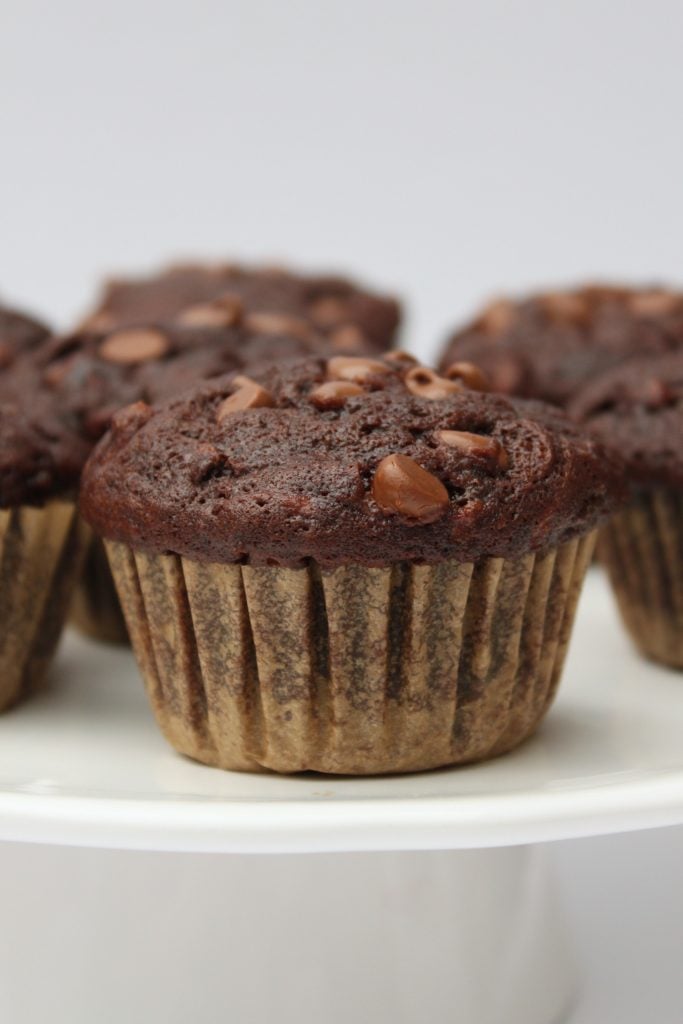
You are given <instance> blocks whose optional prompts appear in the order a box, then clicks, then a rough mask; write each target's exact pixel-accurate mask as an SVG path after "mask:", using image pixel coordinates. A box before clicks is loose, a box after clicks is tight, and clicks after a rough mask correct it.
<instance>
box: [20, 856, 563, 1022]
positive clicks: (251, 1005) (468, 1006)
mask: <svg viewBox="0 0 683 1024" xmlns="http://www.w3.org/2000/svg"><path fill="white" fill-rule="evenodd" d="M7 848H8V844H0V865H5V864H7ZM18 849H19V850H21V849H23V850H24V858H23V867H22V870H21V872H20V877H18V878H15V879H14V880H13V883H12V884H11V885H10V884H7V883H6V882H5V883H3V880H2V878H3V877H4V876H0V896H1V897H2V906H3V919H4V920H7V916H6V915H10V920H12V921H16V925H15V927H14V928H11V929H8V928H4V929H3V928H0V1020H2V1021H3V1022H5V1021H7V1022H12V1024H14V1022H20V1024H34V1022H35V1024H39V1022H40V1024H42V1022H43V1021H45V1020H49V1019H53V1014H52V1013H51V1007H52V1006H53V1005H56V1006H58V1007H59V1010H60V1012H61V1016H60V1017H59V1018H58V1019H59V1021H60V1022H62V1021H64V1022H66V1021H68V1022H69V1024H92V1022H93V1021H97V1024H100V1022H105V1024H109V1022H111V1024H120V1022H121V1021H128V1020H130V1019H131V1018H130V1016H129V1004H130V1002H132V1003H133V1007H134V1013H135V1016H134V1018H133V1019H134V1021H135V1022H138V1021H140V1022H141V1024H142V1022H143V1021H154V1022H157V1021H163V1022H164V1024H185V1022H187V1021H188V1020H200V1021H208V1022H214V1021H215V1022H216V1024H218V1022H223V1021H226V1020H230V1021H236V1022H239V1024H243V1022H244V1024H273V1022H275V1021H277V1022H278V1024H319V1022H324V1024H348V1022H349V1021H358V1022H363V1024H365V1022H373V1024H374V1022H387V1024H388V1022H389V1021H391V1022H392V1024H417V1022H420V1021H425V1022H429V1024H454V1022H456V1021H466V1022H467V1024H551V1022H555V1021H557V1019H558V1017H559V1014H560V1013H561V1011H562V1010H563V1009H565V1008H566V1007H567V1005H568V1004H569V1002H570V1000H571V999H572V997H573V996H574V995H575V993H576V981H577V979H576V972H575V969H574V967H575V961H574V958H573V957H572V956H571V955H570V954H569V952H568V948H567V941H566V933H565V928H564V919H563V916H562V915H560V914H558V903H557V899H556V894H555V893H554V892H553V891H552V885H551V884H550V883H551V881H552V879H551V875H550V874H549V873H548V871H547V852H548V851H547V850H546V849H544V848H543V847H524V846H517V847H513V848H511V849H508V850H506V849H490V850H460V851H455V852H454V851H451V850H446V851H442V850H439V851H431V852H428V853H393V852H389V853H364V854H357V853H356V854H322V855H318V856H280V857H258V856H239V855H238V856H222V857H206V856H204V857H201V856H197V855H195V856H189V857H188V856H185V857H183V858H178V857H176V856H173V855H166V856H164V857H161V856H157V857H156V858H154V860H152V859H150V858H149V856H147V858H145V855H144V854H130V853H125V854H123V853H117V854H113V853H112V852H111V851H91V850H67V849H61V850H52V851H50V850H48V849H44V848H40V847H37V846H32V847H28V848H26V847H24V848H21V847H19V848H18ZM50 854H52V857H51V863H52V866H53V867H54V869H55V871H56V872H57V873H58V877H59V878H60V880H64V881H65V882H66V881H67V880H68V882H69V883H70V884H69V885H68V886H67V885H58V886H55V885H52V884H49V883H48V884H46V883H47V879H48V877H49V876H46V873H45V871H44V870H42V871H41V866H42V868H43V869H44V868H45V866H46V865H47V864H48V863H50V861H49V860H48V858H50ZM141 905H142V906H144V907H145V913H144V914H139V913H138V908H139V907H140V906H141ZM27 906H30V907H31V909H32V916H33V920H34V922H35V928H36V929H37V930H38V933H39V934H40V936H41V943H40V946H41V950H43V949H44V950H45V953H41V952H39V953H38V954H37V955H36V954H35V953H33V952H31V953H30V954H29V956H28V957H27V950H32V947H33V945H34V943H33V941H32V934H31V933H30V932H28V930H27V928H26V926H25V925H24V921H23V914H22V908H23V907H27ZM135 919H137V920H136V921H135ZM134 921H135V923H134ZM64 922H68V923H67V925H66V927H65V925H64ZM131 929H133V931H134V936H131ZM34 934H35V933H34ZM131 939H132V941H131ZM93 940H95V941H93ZM141 948H142V949H144V955H143V958H142V965H141V955H140V950H141ZM112 956H113V957H114V958H115V964H116V969H115V972H112V971H111V957H112ZM141 966H142V969H141ZM36 969H37V970H40V976H41V978H46V979H49V989H48V988H47V987H46V986H44V985H35V984H30V983H29V980H28V977H27V972H29V971H31V970H36ZM131 996H132V997H133V998H132V999H131Z"/></svg>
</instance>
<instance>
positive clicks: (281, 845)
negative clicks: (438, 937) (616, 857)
mask: <svg viewBox="0 0 683 1024" xmlns="http://www.w3.org/2000/svg"><path fill="white" fill-rule="evenodd" d="M681 735H683V681H682V680H681V677H680V675H677V674H676V673H673V672H670V671H667V670H665V669H660V668H657V667H654V666H652V665H649V664H647V663H645V662H643V661H641V660H640V659H639V658H638V657H636V655H635V654H634V653H633V651H632V650H631V648H630V645H629V643H628V640H627V638H626V636H625V635H624V633H623V632H622V630H621V629H620V627H619V625H618V623H617V620H616V615H615V612H614V608H613V605H612V600H611V596H610V595H609V593H608V592H607V588H606V586H605V583H604V581H603V579H602V577H601V575H600V574H599V573H598V572H597V571H595V572H592V573H591V574H590V578H589V580H588V581H587V586H586V589H585V591H584V594H583V598H582V602H581V607H580V611H579V619H578V622H577V627H576V633H575V636H574V642H573V644H572V648H571V651H570V657H569V661H568V664H567V669H566V673H565V679H564V681H563V685H562V687H561V691H560V696H559V698H558V701H557V703H556V705H555V707H554V708H553V710H552V711H551V713H550V716H549V717H548V719H547V721H546V723H545V724H544V726H543V728H542V729H541V731H540V733H539V734H538V735H537V736H536V737H535V738H534V739H532V740H531V741H530V742H529V743H527V744H526V745H525V746H524V747H522V748H521V749H520V750H518V751H517V752H515V753H513V754H511V755H508V756H506V757H504V758H500V759H498V760H496V761H492V762H490V763H487V764H482V765H477V766H473V767H468V768H464V769H457V770H447V771H439V772H431V773H427V774H422V775H413V776H404V777H397V778H375V779H346V778H345V779H335V778H331V777H323V776H312V775H311V776H301V777H287V778H280V777H277V776H269V775H243V774H236V773H225V772H220V771H218V770H215V769H210V768H206V767H204V766H202V765H197V764H194V763H192V762H190V761H188V760H186V759H184V758H182V757H179V756H177V755H176V754H175V753H174V752H173V751H172V750H170V749H169V748H168V747H167V746H166V744H165V742H164V741H163V739H162V738H161V737H160V735H158V733H157V731H156V727H155V725H154V723H153V721H152V718H151V715H150V713H149V711H148V709H147V705H146V701H145V698H144V695H143V692H142V687H141V684H140V681H139V678H138V674H137V670H136V668H135V666H134V663H133V660H132V657H131V656H130V654H129V653H127V652H123V651H118V650H111V649H107V648H101V647H96V646H93V645H91V644H89V643H86V642H84V641H82V640H80V639H78V638H76V637H74V636H69V637H67V640H66V642H65V645H64V648H63V650H62V652H61V654H60V657H59V659H58V664H57V665H56V667H55V671H54V677H53V685H52V687H51V689H50V690H49V692H46V693H44V694H42V695H40V696H39V697H38V698H36V699H34V700H33V701H32V702H30V703H27V704H26V705H24V706H23V707H20V708H18V709H16V710H15V711H13V712H12V713H10V714H8V715H5V716H4V717H3V718H2V719H1V720H0V838H10V839H24V840H31V841H39V842H50V843H76V844H85V845H102V846H109V847H119V848H124V847H129V848H140V849H166V850H186V851H192V850H195V851H201V850H207V851H208V850H225V851H235V852H257V851H263V852H265V851H272V852H279V851H293V852H294V851H307V850H318V851H324V850H326V851H334V850H388V849H435V848H448V847H450V848H454V849H455V848H464V847H474V846H494V845H509V844H514V843H523V842H535V841H539V840H543V839H554V838H563V837H571V836H581V835H590V834H597V833H606V832H611V831H621V830H624V829H632V828H642V827H647V826H654V825H661V824H667V823H669V824H671V823H674V822H677V821H682V820H683V744H682V743H681Z"/></svg>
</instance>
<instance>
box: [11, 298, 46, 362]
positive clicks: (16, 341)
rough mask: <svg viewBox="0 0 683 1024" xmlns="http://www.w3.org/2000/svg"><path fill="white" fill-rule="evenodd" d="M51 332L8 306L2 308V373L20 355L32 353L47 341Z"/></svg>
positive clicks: (36, 321)
mask: <svg viewBox="0 0 683 1024" xmlns="http://www.w3.org/2000/svg"><path fill="white" fill-rule="evenodd" d="M49 334H50V332H49V330H48V328H47V327H45V325H44V324H41V323H40V322H39V321H38V320H34V319H33V318H32V317H28V316H26V315H25V314H24V313H19V312H17V311H16V310H14V309H9V308H8V307H7V306H0V372H2V370H4V369H6V368H7V367H8V366H10V365H11V363H12V362H13V361H14V358H15V356H17V355H18V354H19V353H22V352H27V351H30V350H31V349H34V348H35V347H36V346H38V345H39V344H41V342H43V341H45V340H46V339H47V338H48V336H49Z"/></svg>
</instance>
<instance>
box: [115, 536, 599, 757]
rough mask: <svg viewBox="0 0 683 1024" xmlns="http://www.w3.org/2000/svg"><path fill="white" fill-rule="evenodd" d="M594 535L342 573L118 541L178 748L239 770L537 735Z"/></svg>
mask: <svg viewBox="0 0 683 1024" xmlns="http://www.w3.org/2000/svg"><path fill="white" fill-rule="evenodd" d="M593 544H594V536H593V535H591V536H589V537H585V538H582V539H580V540H575V541H572V542H570V543H568V544H565V545H563V546H562V547H560V548H558V549H556V550H553V551H550V552H547V553H544V554H543V555H533V554H530V555H526V556H525V557H523V558H519V559H515V560H503V559H499V558H489V559H484V560H482V561H481V562H478V563H476V564H459V563H455V562H444V563H441V564H440V565H435V566H426V565H423V566H420V565H410V564H408V563H398V564H396V565H394V566H392V567H390V568H383V569H369V568H364V567H362V566H355V565H354V566H347V567H341V568H338V569H335V570H332V571H321V569H320V568H319V567H318V566H317V565H315V564H313V565H311V566H309V567H308V568H307V569H299V570H297V569H281V568H270V567H266V568H260V567H259V568H255V567H251V566H239V565H213V564H206V563H200V562H193V561H191V560H189V559H185V558H180V557H177V556H175V555H148V554H144V553H142V552H135V551H133V550H131V549H130V548H128V547H127V546H125V545H123V544H120V543H112V542H110V543H107V549H108V553H109V557H110V561H111V565H112V569H113V573H114V578H115V580H116V584H117V587H118V590H119V594H120V597H121V603H122V606H123V609H124V613H125V615H126V619H127V622H128V628H129V631H130V635H131V639H132V642H133V647H134V650H135V653H136V656H137V659H138V661H139V663H140V667H141V669H142V673H143V676H144V678H145V682H146V686H147V690H148V693H149V697H150V701H151V704H152V708H153V710H154V713H155V715H156V718H157V721H158V723H159V725H160V727H161V729H162V731H163V733H164V735H165V736H166V738H167V739H168V740H169V741H170V743H171V744H172V745H173V746H174V747H175V748H176V749H177V750H179V751H180V752H181V753H184V754H187V755H188V756H190V757H193V758H195V759H196V760H199V761H202V762H204V763H206V764H210V765H215V766H217V767H221V768H228V769H232V770H238V771H258V770H261V769H264V768H265V769H270V770H272V771H277V772H286V773H290V772H297V771H306V770H313V771H320V772H327V773H333V774H353V775H356V774H362V775H371V774H383V773H390V772H407V771H420V770H425V769H429V768H436V767H441V766H445V765H451V764H460V763H465V762H468V761H477V760H481V759H483V758H487V757H493V756H495V755H497V754H502V753H504V752H506V751H508V750H511V749H512V748H513V747H515V746H517V745H518V744H519V743H521V742H522V740H524V739H526V738H527V737H528V736H529V735H530V734H531V733H532V732H533V731H534V729H535V728H536V726H537V725H538V723H539V722H540V720H541V718H542V717H543V715H544V714H545V712H546V710H547V708H548V706H549V704H550V702H551V701H552V698H553V696H554V694H555V690H556V688H557V684H558V682H559V677H560V673H561V669H562V664H563V662H564V656H565V653H566V648H567V643H568V640H569V635H570V632H571V627H572V623H573V619H574V612H575V609H576V603H577V600H578V596H579V592H580V589H581V584H582V582H583V578H584V575H585V572H586V568H587V566H588V563H589V561H590V557H591V553H592V550H593Z"/></svg>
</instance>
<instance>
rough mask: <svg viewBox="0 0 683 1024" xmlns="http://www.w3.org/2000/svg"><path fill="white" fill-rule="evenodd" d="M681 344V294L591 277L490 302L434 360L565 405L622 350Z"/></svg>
mask: <svg viewBox="0 0 683 1024" xmlns="http://www.w3.org/2000/svg"><path fill="white" fill-rule="evenodd" d="M682 347H683V295H679V294H677V293H676V292H673V291H669V290H667V289H665V288H659V287H652V288H643V289H630V288H617V287H609V286H602V285H593V286H586V287H583V288H579V289H577V290H576V291H566V292H550V293H546V294H541V295H534V296H532V297H530V298H527V299H523V300H521V301H518V302H513V301H510V300H507V299H499V300H497V301H495V302H493V303H491V304H490V305H489V306H488V307H487V308H486V309H484V311H483V312H482V313H481V314H480V315H479V316H478V317H477V318H476V319H475V320H474V321H473V322H472V323H471V324H469V325H468V326H466V327H464V328H462V329H461V330H459V331H457V332H456V333H455V334H453V335H452V336H451V337H450V339H449V340H448V342H447V343H446V347H445V349H444V352H443V355H442V357H441V360H440V365H441V367H442V369H446V367H448V365H449V364H450V363H452V362H453V361H454V360H457V359H465V360H471V361H472V362H476V363H477V365H478V366H480V367H481V368H482V369H483V370H484V371H485V372H486V373H487V374H488V375H489V377H490V380H491V385H492V387H493V389H494V390H495V391H500V392H502V393H503V394H515V395H519V396H522V397H526V398H541V399H544V400H545V401H549V402H553V403H554V404H556V405H561V406H565V405H566V404H567V403H568V402H569V400H570V399H571V398H572V397H573V396H574V395H575V394H576V392H577V391H578V390H579V389H580V388H581V387H583V386H584V385H585V384H586V383H588V382H589V381H590V380H592V379H593V378H594V377H595V375H596V374H599V373H601V372H603V371H605V370H607V369H609V368H610V367H612V366H616V365H618V364H619V363H621V362H622V361H623V360H624V359H625V358H628V357H630V356H635V355H655V354H658V353H662V352H667V351H671V350H675V349H678V348H682Z"/></svg>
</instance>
